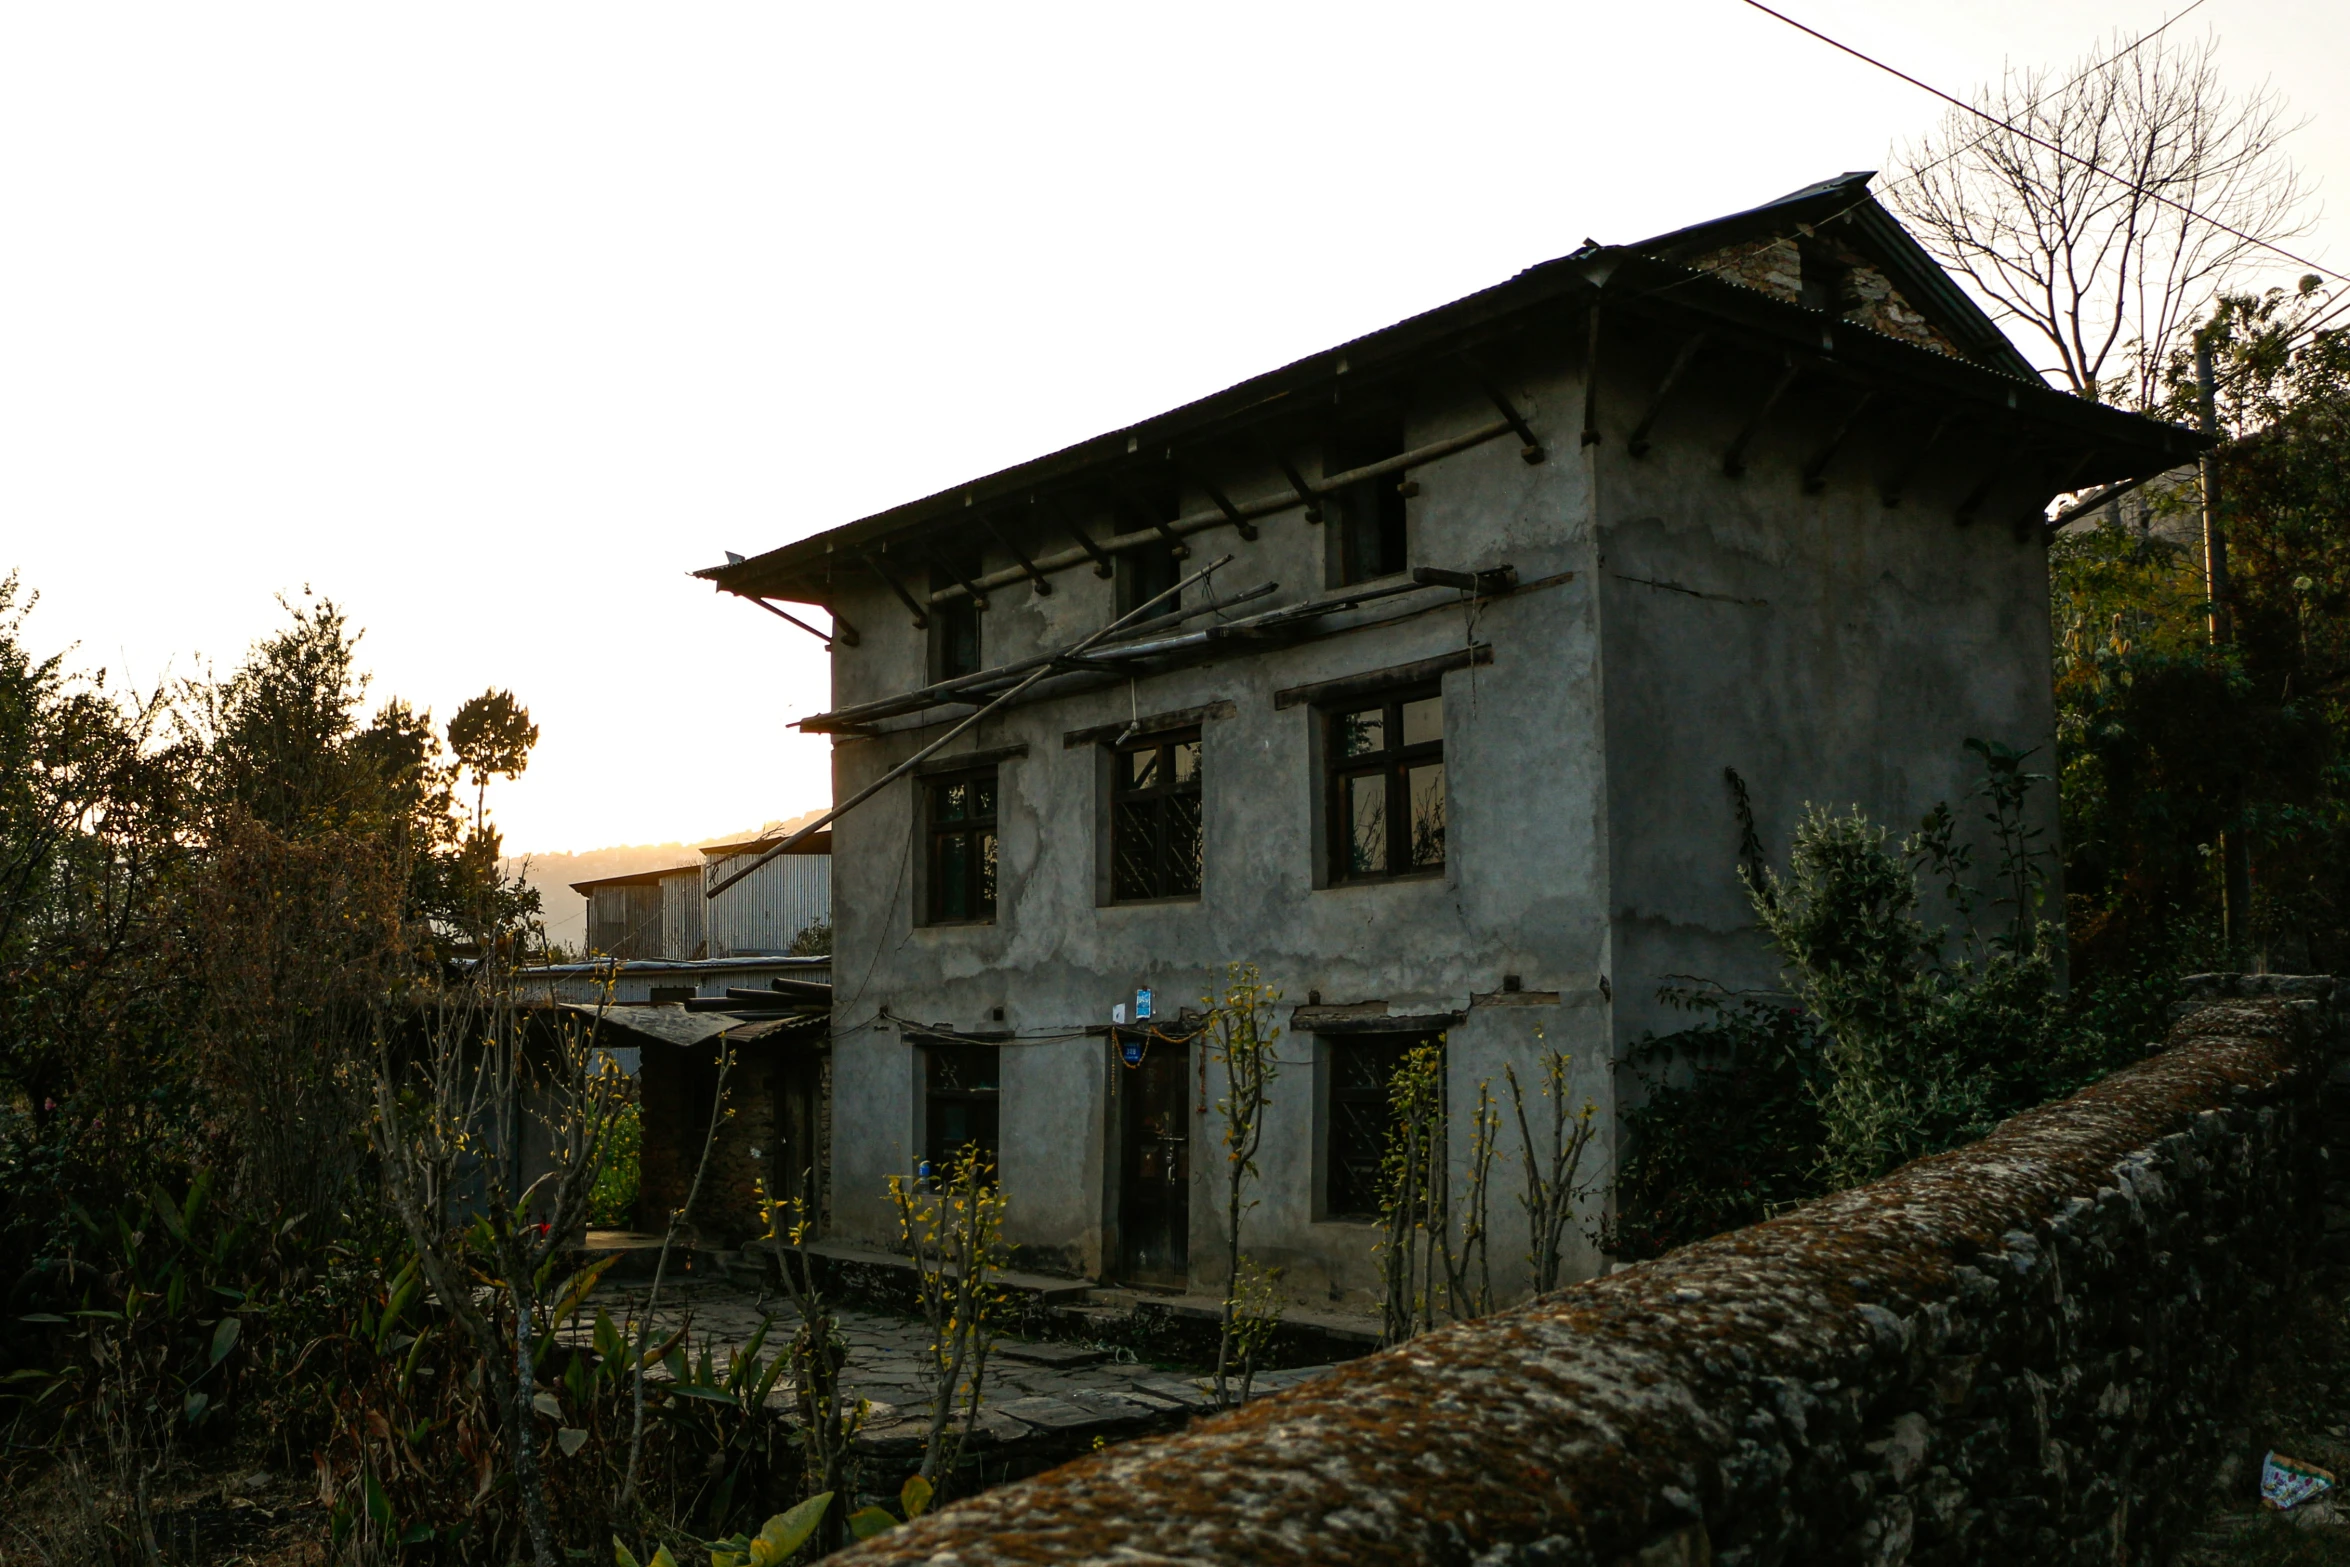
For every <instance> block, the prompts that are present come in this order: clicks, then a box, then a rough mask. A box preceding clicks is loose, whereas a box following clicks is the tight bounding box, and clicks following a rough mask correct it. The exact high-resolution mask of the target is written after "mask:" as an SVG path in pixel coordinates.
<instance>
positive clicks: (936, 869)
mask: <svg viewBox="0 0 2350 1567" xmlns="http://www.w3.org/2000/svg"><path fill="white" fill-rule="evenodd" d="M923 795H924V809H923V815H924V818H925V819H924V824H923V825H924V831H925V833H926V834H927V835H928V837H929V840H930V853H929V858H928V861H927V864H928V867H929V872H930V919H931V922H932V923H934V924H947V923H950V922H953V921H957V920H991V919H994V918H995V864H996V783H995V769H994V768H992V767H983V768H981V769H979V770H978V771H976V772H969V773H956V774H954V775H952V776H951V777H946V778H933V779H930V780H928V781H927V782H926V783H925V784H924V786H923Z"/></svg>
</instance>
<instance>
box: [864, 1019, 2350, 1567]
mask: <svg viewBox="0 0 2350 1567" xmlns="http://www.w3.org/2000/svg"><path fill="white" fill-rule="evenodd" d="M2205 989H2206V992H2207V994H2208V995H2210V996H2211V997H2212V998H2213V999H2209V1000H2207V1001H2206V1002H2205V1004H2203V1005H2202V1006H2201V1007H2200V1008H2199V1009H2197V1010H2195V1011H2193V1012H2191V1013H2190V1014H2189V1015H2188V1016H2187V1017H2185V1018H2184V1019H2183V1020H2182V1021H2181V1022H2180V1023H2179V1024H2178V1025H2177V1027H2175V1028H2174V1030H2173V1031H2172V1034H2171V1036H2170V1039H2169V1040H2168V1041H2167V1043H2166V1045H2165V1046H2164V1048H2163V1049H2162V1050H2160V1051H2159V1052H2158V1053H2156V1054H2155V1055H2153V1056H2151V1057H2150V1058H2148V1059H2147V1060H2145V1061H2144V1062H2141V1063H2139V1064H2137V1065H2135V1066H2132V1067H2130V1068H2128V1069H2125V1070H2124V1071H2121V1072H2117V1073H2115V1074H2113V1075H2112V1076H2111V1077H2108V1078H2106V1079H2105V1080H2104V1081H2102V1082H2099V1083H2097V1084H2095V1085H2093V1086H2092V1087H2090V1088H2088V1089H2086V1090H2084V1091H2083V1092H2081V1093H2080V1094H2077V1095H2075V1096H2074V1097H2072V1098H2071V1099H2068V1100H2064V1101H2062V1102H2060V1103H2056V1104H2052V1105H2046V1106H2043V1107H2041V1108H2040V1109H2037V1110H2034V1111H2031V1112H2029V1113H2027V1114H2024V1115H2021V1116H2018V1117H2016V1118H2015V1119H2013V1120H2011V1121H2009V1122H2007V1123H2006V1124H2005V1125H2003V1126H2001V1127H2000V1128H1999V1129H1998V1130H1997V1131H1995V1132H1994V1133H1992V1135H1990V1136H1989V1137H1987V1138H1985V1139H1984V1140H1983V1141H1981V1142H1979V1143H1976V1144H1973V1145H1971V1146H1969V1147H1966V1148H1963V1149H1959V1150H1956V1151H1954V1152H1952V1153H1949V1154H1944V1155H1941V1156H1939V1157H1936V1158H1932V1159H1926V1160H1921V1161H1919V1162H1917V1163H1915V1164H1912V1165H1909V1166H1906V1167H1905V1168H1903V1169H1901V1170H1898V1171H1896V1172H1894V1173H1893V1174H1892V1175H1890V1176H1888V1177H1887V1178H1885V1179H1884V1180H1881V1181H1879V1182H1877V1183H1875V1184H1874V1185H1871V1186H1866V1187H1862V1188H1859V1189H1857V1190H1854V1191H1850V1192H1843V1193H1839V1194H1837V1195H1835V1196H1833V1197H1828V1198H1823V1199H1821V1200H1820V1201H1817V1202H1814V1203H1810V1204H1807V1205H1806V1206H1804V1207H1803V1208H1801V1209H1798V1210H1796V1211H1794V1212H1792V1213H1789V1214H1786V1215H1784V1216H1782V1217H1780V1218H1777V1219H1774V1220H1771V1221H1769V1222H1767V1223H1763V1224H1759V1225H1755V1226H1753V1227H1751V1228H1749V1229H1745V1230H1740V1231H1736V1232H1734V1233H1731V1234H1728V1235H1722V1236H1717V1237H1715V1238H1714V1239H1712V1240H1709V1241H1704V1242H1701V1243H1699V1244H1697V1245H1694V1246H1689V1247H1685V1248H1683V1249H1682V1250H1680V1251H1677V1252H1673V1253H1671V1254H1670V1255H1668V1256H1665V1257H1661V1258H1659V1259H1657V1260H1655V1261H1654V1262H1650V1263H1645V1264H1642V1265H1640V1266H1637V1267H1633V1268H1629V1269H1626V1270H1624V1271H1622V1272H1619V1273H1615V1274H1612V1275H1610V1276H1608V1277H1606V1278H1602V1279H1596V1280H1593V1281H1591V1282H1589V1283H1585V1284H1580V1285H1576V1286H1574V1287H1572V1288H1569V1289H1565V1290H1562V1291H1559V1292H1557V1293H1556V1294H1553V1295H1550V1296H1548V1297H1545V1298H1544V1299H1542V1300H1539V1301H1535V1302H1531V1303H1529V1304H1527V1305H1525V1306H1521V1307H1518V1308H1515V1309H1513V1310H1510V1311H1506V1312H1502V1313H1499V1314H1497V1315H1495V1316H1492V1317H1488V1318H1485V1319H1483V1320H1481V1321H1477V1322H1473V1323H1467V1324H1464V1325H1461V1326H1458V1327H1454V1328H1448V1329H1445V1330H1442V1331H1440V1332H1436V1333H1432V1334H1428V1335H1426V1336H1424V1337H1421V1338H1418V1339H1415V1340H1413V1341H1412V1342H1410V1343H1408V1344H1405V1345H1402V1346H1400V1347H1398V1348H1396V1349H1393V1350H1389V1351H1386V1352H1384V1353H1381V1354H1378V1355H1374V1356H1371V1357H1369V1358H1368V1359H1365V1360H1360V1361H1356V1362H1354V1363H1352V1364H1351V1365H1348V1366H1344V1367H1341V1368H1340V1369H1339V1370H1338V1371H1336V1372H1334V1373H1332V1374H1330V1375H1328V1376H1325V1377H1322V1378H1319V1379H1317V1380H1316V1381H1314V1382H1312V1383H1310V1384H1307V1385H1306V1386H1304V1387H1301V1388H1299V1389H1297V1390H1294V1391H1292V1392H1289V1393H1285V1394H1282V1395H1279V1396H1277V1397H1274V1398H1270V1399H1267V1400H1264V1401H1263V1402H1261V1403H1259V1404H1255V1405H1252V1406H1250V1407H1249V1408H1247V1409H1244V1410H1239V1411H1235V1412H1232V1413H1229V1414H1222V1415H1216V1416H1212V1417H1209V1418H1206V1419H1203V1420H1200V1421H1198V1422H1197V1423H1195V1424H1194V1425H1193V1426H1192V1427H1191V1428H1190V1429H1189V1430H1188V1431H1185V1432H1184V1433H1182V1434H1180V1435H1176V1436H1170V1437H1161V1438H1155V1439H1150V1440H1145V1441H1139V1442H1134V1443H1130V1444H1127V1445H1124V1446H1121V1447H1117V1448H1113V1449H1110V1450H1108V1451H1105V1452H1103V1453H1101V1454H1098V1455H1096V1456H1093V1457H1090V1458H1086V1459H1081V1460H1079V1461H1078V1462H1075V1463H1072V1464H1068V1465H1065V1466H1064V1467H1062V1468H1060V1469H1057V1470H1054V1471H1052V1472H1051V1473H1049V1474H1045V1475H1040V1476H1038V1477H1036V1478H1035V1479H1032V1480H1028V1481H1024V1482H1022V1483H1020V1484H1017V1485H1012V1486H1007V1487H1004V1488H1002V1489H1000V1490H996V1491H991V1492H987V1493H985V1494H983V1495H980V1496H976V1497H973V1498H970V1499H969V1500H967V1501H964V1502H962V1503H960V1504H958V1505H955V1506H952V1507H949V1508H946V1509H944V1510H943V1511H942V1512H940V1513H938V1514H935V1515H933V1516H931V1517H929V1518H925V1519H922V1520H919V1521H918V1522H916V1523H915V1524H913V1525H910V1526H908V1527H905V1528H901V1529H897V1530H893V1531H891V1532H890V1533H888V1534H886V1535H884V1536H881V1537H880V1538H878V1539H875V1540H873V1541H870V1542H868V1543H867V1544H866V1545H864V1546H862V1547H860V1548H858V1549H857V1550H855V1551H853V1552H851V1553H850V1554H849V1556H848V1557H847V1558H845V1559H847V1560H853V1561H857V1562H928V1563H935V1564H941V1567H944V1564H949V1563H952V1564H957V1567H980V1564H989V1563H1048V1562H1104V1563H1107V1562H1132V1563H1173V1562H1187V1563H1189V1562H1198V1563H1209V1562H1215V1563H1225V1562H1269V1563H1301V1564H1302V1563H1331V1564H1345V1567H1368V1564H1371V1563H1388V1562H1398V1563H1400V1562H1428V1563H1448V1564H1449V1563H1462V1564H1468V1563H1478V1564H1487V1563H1496V1564H1498V1563H1520V1562H1523V1563H1541V1564H1545V1567H1570V1564H1592V1567H1619V1564H1621V1567H1683V1564H1688V1567H1694V1564H1710V1563H1723V1564H1739V1567H1747V1564H1766V1563H1769V1564H1775V1563H1813V1562H1839V1563H1841V1562H1852V1563H1901V1562H1919V1563H1924V1562H1935V1563H1942V1562H1949V1563H1960V1562H1964V1563H1974V1562H2006V1561H2015V1562H2033V1563H2070V1562H2084V1563H2085V1562H2092V1561H2094V1562H2098V1563H2116V1562H2159V1561H2162V1560H2164V1559H2165V1557H2166V1554H2167V1552H2168V1551H2169V1550H2170V1549H2172V1548H2174V1547H2175V1545H2176V1543H2177V1541H2178V1538H2179V1536H2180V1535H2181V1533H2182V1532H2183V1531H2182V1528H2181V1526H2182V1525H2183V1524H2184V1523H2185V1522H2187V1521H2188V1520H2189V1519H2190V1518H2193V1517H2195V1516H2198V1515H2199V1514H2200V1512H2201V1510H2202V1508H2203V1507H2204V1505H2205V1504H2206V1502H2207V1500H2208V1498H2209V1494H2210V1476H2211V1474H2212V1472H2213V1467H2214V1462H2215V1460H2216V1458H2217V1455H2218V1449H2219V1444H2220V1443H2221V1441H2222V1431H2223V1429H2224V1427H2223V1423H2222V1422H2223V1416H2224V1414H2225V1412H2226V1410H2227V1408H2228V1406H2229V1404H2230V1402H2231V1399H2232V1395H2233V1392H2234V1389H2235V1387H2236V1386H2237V1385H2238V1384H2239V1382H2240V1381H2241V1379H2242V1378H2241V1373H2242V1371H2243V1370H2244V1368H2245V1367H2246V1365H2247V1364H2248V1360H2249V1357H2250V1355H2251V1354H2252V1352H2253V1351H2254V1349H2255V1348H2256V1346H2257V1344H2258V1341H2259V1337H2260V1333H2261V1329H2262V1326H2263V1324H2264V1322H2265V1321H2267V1320H2268V1318H2269V1317H2270V1315H2271V1313H2272V1312H2273V1310H2274V1309H2275V1307H2276V1305H2277V1304H2278V1303H2279V1301H2280V1300H2281V1298H2282V1296H2283V1294H2284V1292H2285V1290H2286V1289H2287V1288H2288V1287H2289V1286H2290V1285H2291V1283H2292V1282H2293V1280H2294V1277H2295V1274H2296V1271H2297V1270H2298V1269H2299V1268H2300V1267H2301V1266H2303V1265H2304V1264H2305V1263H2306V1262H2307V1261H2308V1259H2309V1258H2310V1256H2311V1254H2312V1251H2313V1248H2314V1246H2315V1245H2316V1243H2317V1242H2318V1239H2319V1237H2320V1235H2321V1234H2323V1233H2328V1232H2331V1233H2335V1234H2341V1233H2342V1232H2343V1231H2344V1230H2346V1229H2350V1212H2337V1213H2335V1214H2332V1215H2328V1214H2326V1213H2324V1212H2323V1210H2324V1208H2325V1207H2326V1206H2327V1203H2326V1201H2325V1199H2326V1198H2327V1197H2328V1196H2336V1197H2338V1196H2340V1195H2342V1194H2343V1191H2344V1189H2343V1188H2342V1187H2340V1186H2338V1185H2334V1184H2332V1182H2331V1180H2330V1178H2329V1174H2328V1170H2327V1163H2328V1159H2327V1152H2326V1148H2325V1144H2327V1143H2328V1142H2329V1141H2335V1140H2337V1139H2336V1137H2335V1136H2334V1135H2333V1134H2335V1133H2336V1132H2338V1131H2339V1129H2340V1126H2341V1123H2342V1122H2343V1120H2344V1119H2345V1118H2344V1117H2343V1116H2342V1115H2341V1114H2339V1107H2338V1106H2337V1105H2335V1104H2333V1103H2331V1102H2330V1100H2329V1095H2330V1096H2333V1097H2339V1096H2341V1095H2343V1094H2344V1092H2345V1086H2344V1085H2343V1083H2342V1082H2340V1081H2339V1079H2340V1077H2341V1076H2342V1074H2340V1073H2338V1072H2335V1071H2334V1070H2333V1066H2332V1063H2333V1059H2334V1051H2335V1047H2336V1043H2337V1041H2338V1039H2339V1037H2340V1030H2339V1028H2338V1027H2337V1026H2336V1022H2337V1016H2336V1013H2335V1011H2334V1008H2333V1005H2332V993H2333V984H2332V982H2331V981H2330V980H2313V979H2300V980H2271V979H2245V980H2233V979H2229V980H2216V981H2213V982H2211V983H2209V984H2207V985H2206V987H2205ZM2321 1101H2328V1102H2324V1103H2321ZM2344 1151H2345V1153H2346V1154H2350V1144H2346V1145H2345V1149H2344ZM2346 1173H2350V1172H2346ZM2329 1219H2330V1220H2331V1221H2332V1222H2331V1223H2330V1224H2329V1223H2328V1222H2327V1221H2328V1220H2329Z"/></svg>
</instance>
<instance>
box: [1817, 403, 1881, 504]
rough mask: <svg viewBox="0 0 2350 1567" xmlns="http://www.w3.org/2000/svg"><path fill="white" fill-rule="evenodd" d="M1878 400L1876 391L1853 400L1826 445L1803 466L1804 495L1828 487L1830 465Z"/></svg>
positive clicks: (1830, 434) (1818, 491) (1837, 422)
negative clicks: (1856, 425) (1847, 438)
mask: <svg viewBox="0 0 2350 1567" xmlns="http://www.w3.org/2000/svg"><path fill="white" fill-rule="evenodd" d="M1876 400H1877V394H1876V392H1875V391H1873V390H1871V391H1864V392H1862V393H1861V394H1860V395H1859V396H1858V397H1856V398H1854V399H1853V400H1852V406H1851V407H1849V408H1847V409H1845V410H1844V417H1843V418H1842V419H1839V420H1838V421H1836V428H1835V429H1834V430H1833V431H1831V432H1829V435H1828V439H1827V442H1826V444H1824V445H1823V446H1821V447H1820V449H1819V450H1818V451H1816V452H1814V453H1813V454H1812V458H1811V461H1809V462H1807V463H1805V464H1804V465H1803V493H1804V494H1806V495H1817V494H1819V493H1820V492H1821V491H1822V490H1824V489H1826V488H1827V487H1828V464H1830V463H1832V462H1834V461H1835V460H1836V453H1837V452H1839V451H1841V450H1842V449H1843V447H1844V441H1845V438H1846V437H1847V436H1849V435H1851V434H1852V427H1853V426H1854V425H1855V424H1857V423H1859V421H1860V416H1861V415H1862V414H1864V413H1866V412H1868V409H1869V405H1870V404H1871V403H1873V402H1875V401H1876Z"/></svg>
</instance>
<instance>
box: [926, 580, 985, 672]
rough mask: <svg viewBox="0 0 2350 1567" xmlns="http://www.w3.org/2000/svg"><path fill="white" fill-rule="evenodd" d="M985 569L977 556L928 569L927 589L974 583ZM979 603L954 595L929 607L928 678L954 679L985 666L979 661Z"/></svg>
mask: <svg viewBox="0 0 2350 1567" xmlns="http://www.w3.org/2000/svg"><path fill="white" fill-rule="evenodd" d="M983 569H984V568H983V567H982V565H981V563H980V560H979V558H978V557H977V556H971V557H968V558H966V559H961V560H957V561H955V562H953V563H952V564H951V566H950V565H948V564H938V565H934V566H932V567H931V568H930V590H931V591H932V592H933V593H936V592H938V591H939V590H940V589H942V588H951V587H954V586H956V585H957V584H959V583H976V582H977V581H978V580H979V574H980V572H981V571H982V570H983ZM980 613H981V611H980V608H979V605H978V604H977V603H976V602H975V601H974V600H972V599H969V598H966V597H963V596H961V595H957V596H956V597H954V598H951V599H948V600H947V601H946V602H945V603H943V604H933V605H931V606H930V678H931V679H933V680H953V679H956V678H957V677H959V676H962V675H975V674H977V673H979V671H980V670H981V669H983V668H985V667H986V666H985V665H984V664H983V663H981V661H980V636H979V617H980Z"/></svg>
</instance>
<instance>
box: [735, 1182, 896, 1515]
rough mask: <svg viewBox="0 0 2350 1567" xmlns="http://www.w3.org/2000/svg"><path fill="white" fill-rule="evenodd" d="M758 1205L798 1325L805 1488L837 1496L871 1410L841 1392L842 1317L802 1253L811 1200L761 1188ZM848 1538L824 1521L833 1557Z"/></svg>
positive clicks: (810, 1229)
mask: <svg viewBox="0 0 2350 1567" xmlns="http://www.w3.org/2000/svg"><path fill="white" fill-rule="evenodd" d="M759 1201H760V1205H761V1207H762V1209H763V1210H764V1211H765V1214H766V1218H767V1238H768V1240H770V1241H772V1242H773V1243H774V1245H775V1264H776V1270H777V1272H778V1273H779V1274H780V1275H781V1276H782V1280H783V1293H784V1295H785V1296H786V1297H787V1298H788V1299H789V1300H790V1301H791V1303H792V1310H793V1311H795V1312H797V1313H798V1314H799V1319H800V1325H799V1329H798V1331H797V1332H795V1333H794V1334H793V1335H792V1341H791V1349H790V1351H789V1357H790V1362H791V1376H792V1387H793V1398H794V1403H795V1404H796V1406H797V1409H798V1413H799V1435H800V1446H801V1450H802V1452H803V1454H804V1457H805V1469H806V1484H807V1488H808V1490H809V1492H810V1494H816V1493H827V1494H829V1493H831V1492H834V1491H837V1490H839V1489H840V1488H841V1485H842V1483H843V1481H844V1479H845V1478H846V1474H847V1467H848V1459H849V1447H850V1444H851V1443H853V1442H855V1441H856V1439H857V1431H858V1428H859V1427H861V1426H862V1425H864V1423H865V1417H866V1415H867V1414H868V1413H869V1412H870V1409H871V1406H870V1405H869V1404H868V1403H867V1402H866V1401H865V1400H864V1399H862V1398H857V1399H851V1398H848V1397H847V1396H846V1395H844V1394H843V1392H842V1390H841V1371H842V1369H843V1368H844V1367H846V1366H847V1364H848V1359H849V1345H848V1340H847V1339H845V1338H843V1337H842V1336H841V1331H840V1317H839V1314H838V1313H837V1312H836V1311H835V1310H834V1308H833V1305H832V1302H831V1301H829V1300H827V1299H826V1298H825V1295H824V1290H823V1286H822V1280H821V1278H820V1277H819V1275H818V1273H817V1270H816V1259H815V1258H814V1257H812V1256H810V1255H809V1254H808V1252H807V1251H806V1249H805V1247H806V1245H807V1242H808V1241H809V1240H810V1239H812V1238H813V1236H814V1233H815V1221H814V1220H813V1219H812V1218H811V1217H810V1216H809V1213H808V1204H807V1201H806V1199H804V1198H801V1197H793V1198H792V1199H791V1200H790V1201H788V1202H775V1201H772V1200H771V1199H769V1197H768V1196H767V1191H766V1187H765V1186H764V1185H763V1184H762V1186H761V1187H760V1189H759ZM844 1532H845V1528H844V1525H843V1524H842V1523H841V1521H839V1520H837V1519H827V1520H826V1521H825V1524H824V1538H823V1540H822V1541H821V1542H820V1544H821V1546H822V1548H823V1549H825V1550H832V1549H835V1548H837V1547H839V1546H840V1545H842V1544H844V1543H846V1542H845V1541H844V1540H843V1539H842V1538H841V1537H842V1535H843V1533H844Z"/></svg>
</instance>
